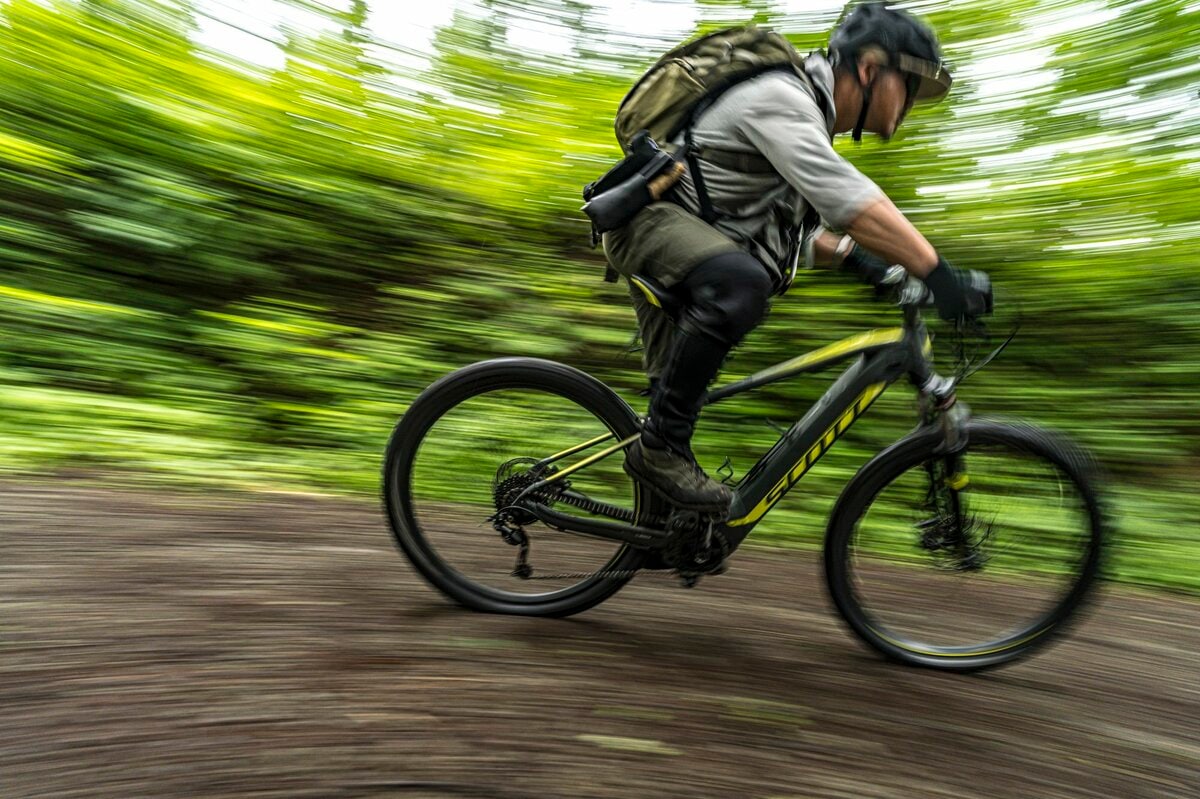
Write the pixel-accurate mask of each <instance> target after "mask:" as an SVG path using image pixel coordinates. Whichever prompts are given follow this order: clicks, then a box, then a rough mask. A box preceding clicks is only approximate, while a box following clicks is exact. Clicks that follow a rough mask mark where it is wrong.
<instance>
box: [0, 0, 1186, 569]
mask: <svg viewBox="0 0 1200 799" xmlns="http://www.w3.org/2000/svg"><path fill="white" fill-rule="evenodd" d="M293 1H294V2H296V3H297V4H299V5H303V6H304V7H305V8H307V9H309V10H310V11H312V10H315V11H317V12H319V13H322V14H323V15H324V16H325V18H326V20H327V22H328V24H327V25H326V26H325V27H324V28H323V29H322V30H320V31H316V32H312V31H309V32H305V31H299V30H292V29H287V30H285V31H284V33H283V34H282V35H281V46H282V48H283V51H284V53H285V55H286V62H285V63H284V64H283V66H281V67H279V68H276V69H267V68H262V67H255V66H253V65H249V64H239V63H234V62H231V60H230V59H229V58H228V57H227V56H225V55H221V54H217V53H214V52H211V51H207V50H205V49H204V48H202V47H200V46H198V45H197V44H196V43H195V38H196V37H195V35H194V34H195V31H196V14H197V13H203V12H201V11H199V10H198V9H197V7H195V6H194V5H193V4H190V3H177V2H172V3H168V2H134V0H81V1H80V2H66V1H65V0H59V1H58V2H34V1H33V0H9V2H6V3H4V4H3V5H0V257H2V258H3V263H4V274H3V277H2V279H0V336H2V342H3V343H2V345H0V468H3V469H5V470H8V471H10V472H30V471H43V472H50V473H61V472H63V471H68V472H75V471H79V470H83V471H85V472H89V471H92V470H97V469H103V470H113V469H117V470H121V471H124V472H127V473H136V474H141V475H154V476H157V477H160V478H174V479H178V480H180V481H183V482H186V483H212V484H222V485H233V486H238V487H247V488H267V487H271V488H277V487H290V488H310V489H319V490H328V491H352V492H374V491H375V490H377V480H378V477H377V475H378V466H379V461H380V456H381V452H382V449H383V446H384V443H385V441H386V437H387V435H388V432H389V430H390V427H391V425H392V424H393V423H394V422H395V420H396V418H397V417H398V416H399V415H400V414H401V413H402V412H403V411H404V409H405V407H406V404H407V403H408V402H410V401H411V399H412V398H413V397H414V396H415V395H416V393H417V392H418V391H419V390H420V389H421V388H422V387H424V386H425V385H427V384H428V383H429V382H431V381H432V380H434V379H435V378H436V377H438V376H439V375H441V374H443V373H445V372H446V371H448V370H450V369H452V368H455V367H457V366H461V365H464V364H467V363H470V362H472V361H476V360H480V359H483V358H487V357H491V356H496V355H512V354H523V355H537V356H542V357H548V358H554V359H559V360H563V361H566V362H568V363H571V364H573V365H575V366H578V367H580V368H583V369H585V370H588V371H591V372H593V373H595V374H597V375H598V376H600V377H602V378H603V379H605V380H607V381H610V382H611V383H612V384H613V385H614V386H616V387H618V388H619V389H620V390H621V391H622V392H623V393H624V394H625V396H626V397H627V398H629V399H630V401H631V402H634V403H635V406H636V405H640V403H641V402H643V400H641V399H640V398H638V397H637V396H635V394H634V392H635V391H636V390H637V389H639V388H640V387H641V385H642V378H641V376H640V374H639V372H638V360H637V356H636V354H631V353H628V352H627V348H628V343H629V335H630V331H631V330H632V326H633V315H632V312H631V310H630V309H629V307H628V303H627V300H626V297H625V294H624V290H623V289H622V288H620V287H616V286H612V285H609V284H604V283H602V282H601V281H600V274H601V266H600V264H601V255H600V254H599V253H598V252H593V251H590V250H588V249H587V247H586V226H585V224H584V220H583V217H582V216H581V215H580V214H579V213H578V210H577V209H578V206H579V203H580V200H579V196H578V190H579V187H580V186H581V185H582V184H583V183H585V182H587V181H588V180H590V179H592V178H593V177H595V175H596V174H598V173H599V172H600V171H601V170H603V169H604V168H605V166H606V164H607V162H608V161H610V160H611V159H613V158H615V157H616V155H617V147H616V143H615V141H614V140H613V137H612V133H611V119H612V114H613V112H614V109H615V107H616V104H617V102H618V101H619V99H620V98H621V96H622V94H623V93H624V91H625V89H626V88H627V87H628V85H629V84H630V82H631V80H632V79H633V78H634V77H635V76H636V75H637V74H638V73H639V72H640V70H642V69H644V68H645V66H647V64H648V63H649V62H650V61H651V60H652V59H653V58H654V57H655V54H656V53H658V52H660V51H662V50H664V49H665V48H667V47H668V46H670V45H671V44H673V43H674V42H675V41H676V40H677V39H678V38H680V35H679V34H676V33H674V32H670V31H655V30H650V31H646V32H645V35H644V36H639V37H632V38H631V37H619V36H605V35H602V34H604V32H603V31H600V30H598V28H597V25H598V24H599V23H598V16H597V9H596V7H594V6H593V5H592V4H591V3H588V2H585V0H571V2H546V0H483V1H482V2H480V3H478V4H476V5H470V6H467V5H464V6H460V7H459V8H458V10H457V11H456V13H455V15H454V17H453V19H452V20H451V21H450V23H449V24H447V25H445V26H442V27H440V28H439V29H438V30H437V32H436V34H435V36H434V39H433V42H432V44H431V48H432V53H431V55H430V57H429V58H428V59H427V60H425V61H423V62H422V61H421V60H420V59H417V61H418V62H420V64H421V65H420V66H418V67H413V66H411V65H412V63H414V62H413V59H412V58H411V57H409V56H411V55H412V54H411V53H399V52H397V51H396V48H394V47H391V46H389V45H388V44H387V43H386V41H385V40H382V39H380V38H379V37H377V36H376V35H375V34H374V33H373V32H372V31H371V29H370V25H369V22H370V17H369V9H368V7H367V4H365V3H363V2H361V0H355V2H352V3H349V4H348V5H347V6H345V7H343V8H342V9H341V10H338V9H332V8H324V7H323V6H321V5H319V4H318V3H315V2H311V1H309V0H305V1H304V2H302V3H301V2H299V0H293ZM597 5H599V4H597ZM912 5H914V7H915V8H917V10H918V11H919V12H920V13H922V14H924V15H926V16H927V18H928V19H929V20H930V21H931V22H932V23H933V24H934V25H935V27H936V28H937V29H938V30H939V32H940V33H941V35H942V37H943V40H944V42H945V49H946V52H947V55H948V57H949V59H950V60H951V61H952V63H953V64H954V66H955V68H956V73H957V75H958V80H957V82H956V86H955V90H954V92H953V93H952V94H951V97H950V100H949V101H947V102H944V103H942V104H940V105H938V106H936V107H933V108H929V109H921V110H919V111H918V112H917V113H916V114H914V115H913V117H912V118H911V119H910V120H909V121H908V123H907V124H906V128H905V130H904V131H902V132H901V134H900V135H899V136H898V137H897V138H896V140H894V141H893V142H892V144H890V145H888V146H884V145H881V144H880V143H878V142H866V143H864V144H863V145H862V146H860V147H852V146H846V145H839V146H846V150H845V152H846V153H847V155H848V157H850V158H851V159H852V160H853V161H854V162H855V163H856V164H857V165H859V166H860V168H862V169H863V170H864V171H865V172H866V173H867V174H869V175H871V176H872V177H873V178H874V179H876V180H877V182H879V183H880V185H882V186H883V187H884V188H885V190H887V191H888V193H889V194H890V195H891V196H892V197H893V198H894V199H895V200H896V201H897V203H898V204H899V205H900V206H901V207H902V208H904V209H905V210H906V212H908V213H909V214H910V215H911V217H912V218H913V219H914V221H915V222H916V223H917V224H918V226H919V227H921V228H922V229H923V230H924V231H925V232H926V234H927V235H928V236H929V237H930V238H931V239H932V240H933V241H934V242H935V244H936V245H937V246H938V247H939V249H941V250H942V251H943V252H944V253H945V254H946V255H947V257H949V258H950V259H951V260H952V261H954V262H956V263H959V264H961V265H965V266H971V267H976V268H983V269H987V270H988V271H990V272H991V273H992V274H993V276H994V279H995V281H996V283H997V284H998V286H999V287H1000V294H999V302H1000V304H1001V306H1002V313H1001V315H1000V317H999V318H998V319H997V322H996V324H997V325H998V326H999V327H1003V325H1004V324H1006V323H1008V322H1010V321H1011V319H1012V315H1013V313H1014V312H1015V310H1016V309H1017V308H1018V307H1019V310H1020V313H1021V316H1022V319H1023V327H1022V332H1021V335H1020V336H1019V337H1018V339H1017V341H1016V343H1015V344H1014V346H1013V347H1012V348H1010V350H1009V351H1008V352H1007V353H1006V354H1005V355H1004V356H1003V357H1002V358H1001V359H1000V360H999V361H998V362H996V363H995V364H994V365H993V366H991V367H990V368H989V369H988V370H987V372H986V373H983V374H981V375H979V376H978V377H976V378H974V379H973V381H972V383H970V384H969V385H968V387H967V388H966V389H965V391H964V397H965V399H967V400H968V401H969V402H970V403H971V404H972V405H973V406H974V407H975V408H976V410H977V411H978V412H985V413H1003V414H1014V415H1021V416H1025V417H1028V418H1031V419H1033V420H1035V421H1038V422H1041V423H1044V424H1049V425H1053V426H1055V427H1059V428H1062V429H1065V430H1066V431H1068V432H1070V433H1072V434H1073V435H1075V436H1076V437H1077V438H1079V439H1081V440H1082V441H1083V442H1084V443H1086V444H1087V445H1088V446H1090V447H1092V448H1094V449H1095V450H1096V451H1097V452H1098V453H1099V454H1100V455H1101V457H1102V459H1103V461H1104V463H1105V466H1106V467H1107V469H1108V471H1109V473H1110V475H1111V479H1112V482H1113V485H1114V487H1115V495H1116V496H1117V498H1118V503H1119V508H1118V509H1119V511H1120V525H1121V538H1120V541H1119V546H1118V548H1117V552H1116V558H1115V571H1116V573H1117V575H1118V576H1119V577H1120V578H1122V579H1126V580H1130V581H1138V582H1145V583H1154V584H1161V585H1170V586H1175V587H1183V588H1189V589H1193V590H1195V589H1200V575H1198V574H1197V573H1196V571H1195V570H1194V568H1193V564H1195V563H1197V562H1200V542H1197V541H1196V540H1195V538H1194V536H1192V535H1191V532H1190V531H1191V529H1192V526H1193V524H1192V523H1193V522H1194V520H1195V518H1196V517H1197V515H1198V514H1200V500H1197V499H1196V496H1195V493H1194V487H1195V477H1194V473H1193V472H1192V471H1191V469H1192V468H1195V467H1196V466H1197V464H1198V463H1200V415H1198V414H1197V412H1196V408H1197V405H1196V401H1195V396H1194V392H1195V389H1196V388H1197V379H1196V371H1197V368H1198V367H1200V346H1198V345H1200V321H1198V319H1197V313H1198V311H1200V276H1198V275H1197V269H1196V266H1195V263H1194V262H1195V244H1194V241H1195V240H1196V237H1197V234H1198V233H1200V214H1198V212H1197V209H1198V208H1200V158H1198V157H1197V156H1198V153H1200V103H1198V102H1197V98H1196V85H1197V77H1198V76H1200V58H1198V57H1197V56H1200V4H1197V3H1196V2H1194V0H1186V1H1185V0H1155V2H1151V3H1147V2H1144V1H1143V0H1086V1H1085V0H1061V1H1060V2H1049V1H1047V2H1034V1H1032V0H1018V1H1017V2H1011V3H995V2H984V1H983V0H956V1H955V2H948V3H941V4H936V5H935V4H929V3H920V4H912ZM696 6H697V7H698V13H697V20H698V21H697V24H696V27H697V28H698V29H699V30H707V29H711V28H713V27H716V26H718V25H722V24H726V23H728V22H732V21H735V20H743V21H744V20H747V19H754V20H756V21H758V22H761V23H767V24H775V25H776V26H777V27H779V28H780V29H781V30H783V31H784V32H786V33H788V34H789V35H791V36H792V38H793V40H794V41H795V42H796V44H797V45H798V46H800V47H802V48H815V47H818V46H820V45H821V44H822V43H823V41H824V39H825V37H826V35H827V31H828V29H829V27H830V26H831V25H832V23H833V22H834V19H835V17H836V11H835V12H832V13H827V12H821V13H811V14H805V15H797V14H788V13H785V12H784V11H781V10H777V9H776V8H775V7H774V5H773V4H772V3H770V2H753V1H748V2H712V0H708V1H707V2H698V3H697V4H696ZM530 19H537V20H540V21H541V22H543V23H545V22H549V23H550V24H553V25H555V26H557V27H558V28H559V29H560V30H561V31H562V32H563V35H564V36H566V37H567V38H568V39H569V41H570V43H571V52H570V53H569V54H568V55H565V56H564V55H551V54H543V53H531V52H529V51H527V50H525V49H518V48H514V47H513V46H511V44H510V43H509V42H508V38H507V32H508V30H509V29H510V27H512V26H513V25H520V24H521V23H522V21H523V20H524V21H528V20H530ZM681 33H682V34H686V33H687V32H686V31H683V32H681ZM389 55H397V56H398V57H399V56H404V57H407V60H404V59H401V60H402V62H403V63H404V64H408V66H404V67H397V66H395V64H394V63H393V62H392V61H391V60H390V59H389ZM866 296H867V295H866V292H865V290H863V289H862V288H860V287H858V286H856V285H851V284H848V283H846V282H845V281H843V280H839V279H837V278H836V277H834V276H829V275H818V274H806V275H802V277H801V278H800V280H799V281H798V285H797V286H795V287H794V288H793V289H792V292H791V293H790V294H789V295H788V296H787V297H785V298H783V299H780V300H778V301H776V303H775V306H774V309H773V312H772V315H771V318H770V319H769V320H768V322H767V323H766V324H765V325H764V326H763V327H762V328H761V329H760V330H758V331H756V332H755V333H754V334H753V335H752V336H751V338H750V339H749V340H748V341H747V343H746V345H745V346H744V347H743V348H742V349H741V350H740V351H739V352H738V353H736V354H735V356H734V357H733V358H732V359H731V361H730V363H729V364H728V368H727V373H728V374H727V377H730V378H732V377H735V376H739V375H743V374H746V373H749V372H751V371H754V370H756V369H759V368H763V367H765V366H767V365H769V364H771V363H774V362H776V361H779V360H782V359H783V358H785V357H788V356H791V355H794V354H795V353H797V352H798V351H802V350H805V349H811V348H814V347H816V346H819V345H821V344H823V343H827V342H829V341H832V340H834V339H836V338H839V337H841V336H844V335H847V334H850V333H852V332H855V331H857V330H860V329H862V328H864V327H871V326H881V325H890V324H893V323H894V321H895V320H894V319H893V318H892V317H893V316H894V313H893V312H892V311H890V310H889V309H887V308H886V307H882V306H879V305H874V304H870V303H868V302H866ZM824 385H825V381H823V380H822V379H820V378H816V379H806V380H803V381H800V382H797V383H795V384H794V385H787V386H773V387H770V388H769V389H766V390H763V391H760V392H758V393H757V394H756V395H755V396H753V397H742V398H738V399H736V400H734V401H732V402H730V403H728V405H724V404H723V405H722V406H718V407H716V408H714V409H712V412H711V413H709V414H706V418H705V420H704V421H703V422H702V428H703V430H702V433H701V435H700V437H699V439H698V445H697V450H698V453H699V454H700V456H701V459H702V462H704V463H706V464H707V465H709V467H710V468H711V467H713V466H715V465H716V464H717V463H719V462H720V459H721V458H722V457H723V456H724V455H726V454H728V455H729V456H730V457H731V458H732V461H733V465H734V468H735V469H736V470H737V472H738V474H739V475H740V474H742V473H744V472H745V471H746V470H747V469H748V468H749V467H750V465H752V463H753V462H754V460H755V458H756V457H757V455H758V454H759V453H761V452H762V451H764V450H765V449H766V448H767V447H768V446H769V445H770V443H771V442H772V441H773V440H774V438H775V433H774V432H773V431H772V430H771V429H770V428H769V427H768V426H767V425H766V424H764V422H766V421H767V420H768V419H771V420H775V421H779V422H788V421H790V420H792V419H795V418H797V417H798V415H799V414H800V413H801V412H802V411H803V409H804V408H805V407H806V406H807V404H808V403H810V402H811V401H812V400H813V399H815V398H816V397H817V396H819V394H820V392H821V391H822V390H823V389H824ZM902 393H903V392H902V391H900V390H898V391H895V392H892V393H891V394H889V395H888V396H887V397H885V398H884V400H883V401H881V402H880V403H879V404H878V406H877V407H876V409H874V410H873V411H872V413H871V414H870V415H869V416H868V417H867V419H866V420H865V421H864V422H861V423H860V424H859V425H858V426H856V427H855V428H854V429H853V430H851V431H850V433H849V434H848V436H847V438H846V440H845V442H844V443H843V444H842V446H841V447H839V448H838V449H837V450H835V452H834V453H832V454H831V455H830V456H829V457H828V458H827V459H826V460H825V461H823V462H822V464H821V466H820V467H819V468H818V469H816V470H815V471H814V473H813V474H812V475H811V476H810V477H808V478H806V480H805V483H804V485H802V486H801V487H798V488H797V490H796V491H794V492H793V494H792V495H791V496H790V497H789V499H788V500H787V501H786V502H784V503H782V505H781V508H780V509H778V510H777V511H776V512H774V513H773V514H772V516H771V517H770V518H769V519H768V520H767V522H766V523H764V525H763V526H762V527H761V528H760V530H761V531H762V537H764V538H767V539H773V540H776V541H784V542H788V543H793V544H798V545H813V544H814V543H815V542H817V541H818V540H819V536H820V532H821V529H822V519H823V514H825V513H826V512H827V510H828V508H829V504H830V502H831V501H832V498H833V497H834V496H835V495H836V492H837V490H838V488H839V487H840V485H841V484H842V483H843V482H844V481H845V479H846V478H847V477H848V476H849V475H850V474H851V473H852V471H853V469H855V468H857V466H858V465H859V464H861V463H862V462H863V460H865V458H866V457H867V456H868V454H869V453H870V452H872V451H874V450H876V449H878V448H879V447H881V446H882V445H884V444H885V443H886V442H887V441H889V440H891V439H894V438H895V437H896V436H898V435H900V434H902V433H903V432H904V431H905V430H906V429H907V428H908V427H909V426H911V424H912V420H913V412H912V407H911V401H910V399H909V398H908V397H904V396H901V394H902ZM734 441H736V442H738V443H737V444H736V445H734V444H733V443H732V442H734ZM756 535H757V534H756Z"/></svg>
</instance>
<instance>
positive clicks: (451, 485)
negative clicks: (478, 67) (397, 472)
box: [408, 386, 639, 603]
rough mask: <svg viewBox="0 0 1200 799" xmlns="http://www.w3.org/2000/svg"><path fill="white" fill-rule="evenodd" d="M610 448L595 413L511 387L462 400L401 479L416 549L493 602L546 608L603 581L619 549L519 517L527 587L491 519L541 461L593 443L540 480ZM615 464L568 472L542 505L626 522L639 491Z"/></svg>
mask: <svg viewBox="0 0 1200 799" xmlns="http://www.w3.org/2000/svg"><path fill="white" fill-rule="evenodd" d="M598 439H599V440H598ZM597 440H598V441H597ZM617 440H618V439H617V432H616V431H615V430H614V429H613V428H612V427H610V424H609V423H608V422H606V421H605V420H604V419H602V418H600V416H598V415H597V414H596V413H595V412H593V411H592V410H589V409H588V408H586V407H584V406H583V405H581V404H579V403H577V402H575V401H574V400H571V399H568V398H567V397H565V396H562V395H560V394H558V393H555V392H553V391H548V390H544V389H538V388H532V387H514V386H509V387H502V388H494V389H485V390H482V391H479V392H477V393H473V394H472V395H470V396H468V397H465V398H463V399H462V400H461V401H459V402H457V403H455V404H453V406H452V407H448V408H446V409H445V410H444V412H442V413H441V414H439V415H438V416H437V418H436V419H435V420H434V421H433V422H432V424H431V425H430V426H429V427H428V429H427V430H426V432H425V434H424V435H423V437H422V438H421V442H420V446H419V447H418V448H417V450H416V453H415V456H414V457H413V459H412V463H411V466H410V468H409V470H408V474H409V497H410V508H411V512H412V519H413V521H414V524H415V527H416V530H415V531H414V532H415V533H416V538H418V539H419V542H420V546H421V547H422V548H423V549H425V551H426V552H427V553H428V554H429V555H430V556H431V558H432V559H433V560H435V561H437V562H439V563H440V565H441V568H442V569H443V570H444V571H445V572H446V573H447V574H448V575H449V577H450V578H451V579H454V580H456V581H459V582H462V583H466V584H469V585H470V587H471V590H472V591H473V592H475V593H478V594H482V595H484V596H486V597H488V598H491V599H494V600H497V601H501V602H519V603H550V602H553V601H555V600H556V599H558V598H565V597H567V596H568V595H571V594H575V593H578V592H580V591H582V590H584V589H586V588H587V587H588V586H590V585H594V584H595V583H597V582H599V581H602V580H605V579H609V578H606V577H605V574H606V573H608V572H611V571H613V570H616V569H617V568H618V567H619V566H620V564H621V562H622V560H623V556H624V554H625V552H626V548H625V547H624V546H623V545H621V544H619V543H617V542H613V541H609V540H605V539H600V538H595V537H592V536H584V535H573V534H569V533H565V532H561V531H559V530H555V529H552V528H550V527H548V526H546V525H545V524H542V523H541V522H539V521H537V520H535V519H534V518H533V517H531V516H530V515H529V514H527V513H521V512H514V513H513V516H514V517H515V518H516V520H518V521H519V522H520V524H519V526H520V528H521V530H522V532H523V534H524V535H525V536H526V537H527V539H528V542H529V556H528V562H529V565H530V566H531V567H532V569H533V573H532V579H521V578H519V577H517V576H514V575H513V573H512V572H513V569H514V566H515V565H516V563H517V556H518V552H519V547H518V546H515V545H513V544H512V543H509V542H506V541H505V540H504V538H503V537H502V535H501V534H500V533H499V532H498V531H497V530H496V528H495V526H494V523H493V517H494V516H495V514H497V512H498V511H502V510H503V509H504V508H505V507H507V505H506V503H505V500H504V498H505V497H507V498H508V500H512V499H513V498H515V497H516V496H517V495H518V494H519V493H520V490H521V489H522V488H524V487H527V486H528V485H530V484H532V483H533V482H534V481H535V479H536V477H534V476H533V475H534V471H533V470H534V469H535V468H536V464H538V463H539V462H541V461H544V460H546V459H548V458H551V457H553V456H555V455H556V454H558V453H561V452H564V451H567V450H570V449H573V448H575V447H577V446H579V445H581V444H583V443H586V442H589V441H597V443H596V444H595V445H594V446H592V447H591V448H589V449H586V450H583V451H581V452H579V453H575V454H573V455H570V456H567V457H564V458H562V459H561V460H559V461H555V462H554V463H552V464H549V465H547V466H546V467H544V469H545V470H544V471H543V472H541V475H542V476H546V475H552V474H553V473H554V472H555V471H558V470H562V469H564V468H566V467H567V466H569V465H570V464H572V463H575V462H577V461H579V460H581V459H583V458H585V457H587V456H589V455H592V454H595V453H596V452H598V451H599V450H601V449H603V448H604V447H606V446H611V445H613V444H614V443H615V442H616V441H617ZM622 461H623V455H622V453H620V452H617V453H614V454H613V455H612V456H610V457H608V458H606V459H603V460H600V461H598V462H596V463H594V464H592V465H590V466H588V467H587V468H585V469H581V470H579V471H577V472H574V473H573V474H571V475H569V476H568V477H567V478H566V479H564V480H563V481H560V482H559V483H556V484H555V485H554V488H552V489H549V490H547V491H546V492H545V496H546V497H547V499H546V501H547V503H548V504H550V505H551V506H552V507H553V508H554V509H555V510H556V511H559V512H562V513H568V514H570V515H573V516H579V517H582V518H596V517H597V516H603V514H596V513H592V512H590V511H589V510H588V509H587V508H581V507H578V506H576V505H574V504H571V500H572V499H573V500H574V501H575V502H580V501H581V500H582V501H591V502H597V503H604V504H605V505H609V506H613V507H619V508H621V509H623V510H624V511H625V512H626V513H627V514H628V517H629V518H628V520H627V521H632V520H633V518H635V516H636V515H637V512H638V499H639V492H638V490H637V488H636V486H635V485H634V484H633V483H632V481H631V480H630V479H629V478H628V477H627V476H626V475H625V473H624V471H623V470H622V469H621V463H622ZM560 487H561V491H562V493H560Z"/></svg>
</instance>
